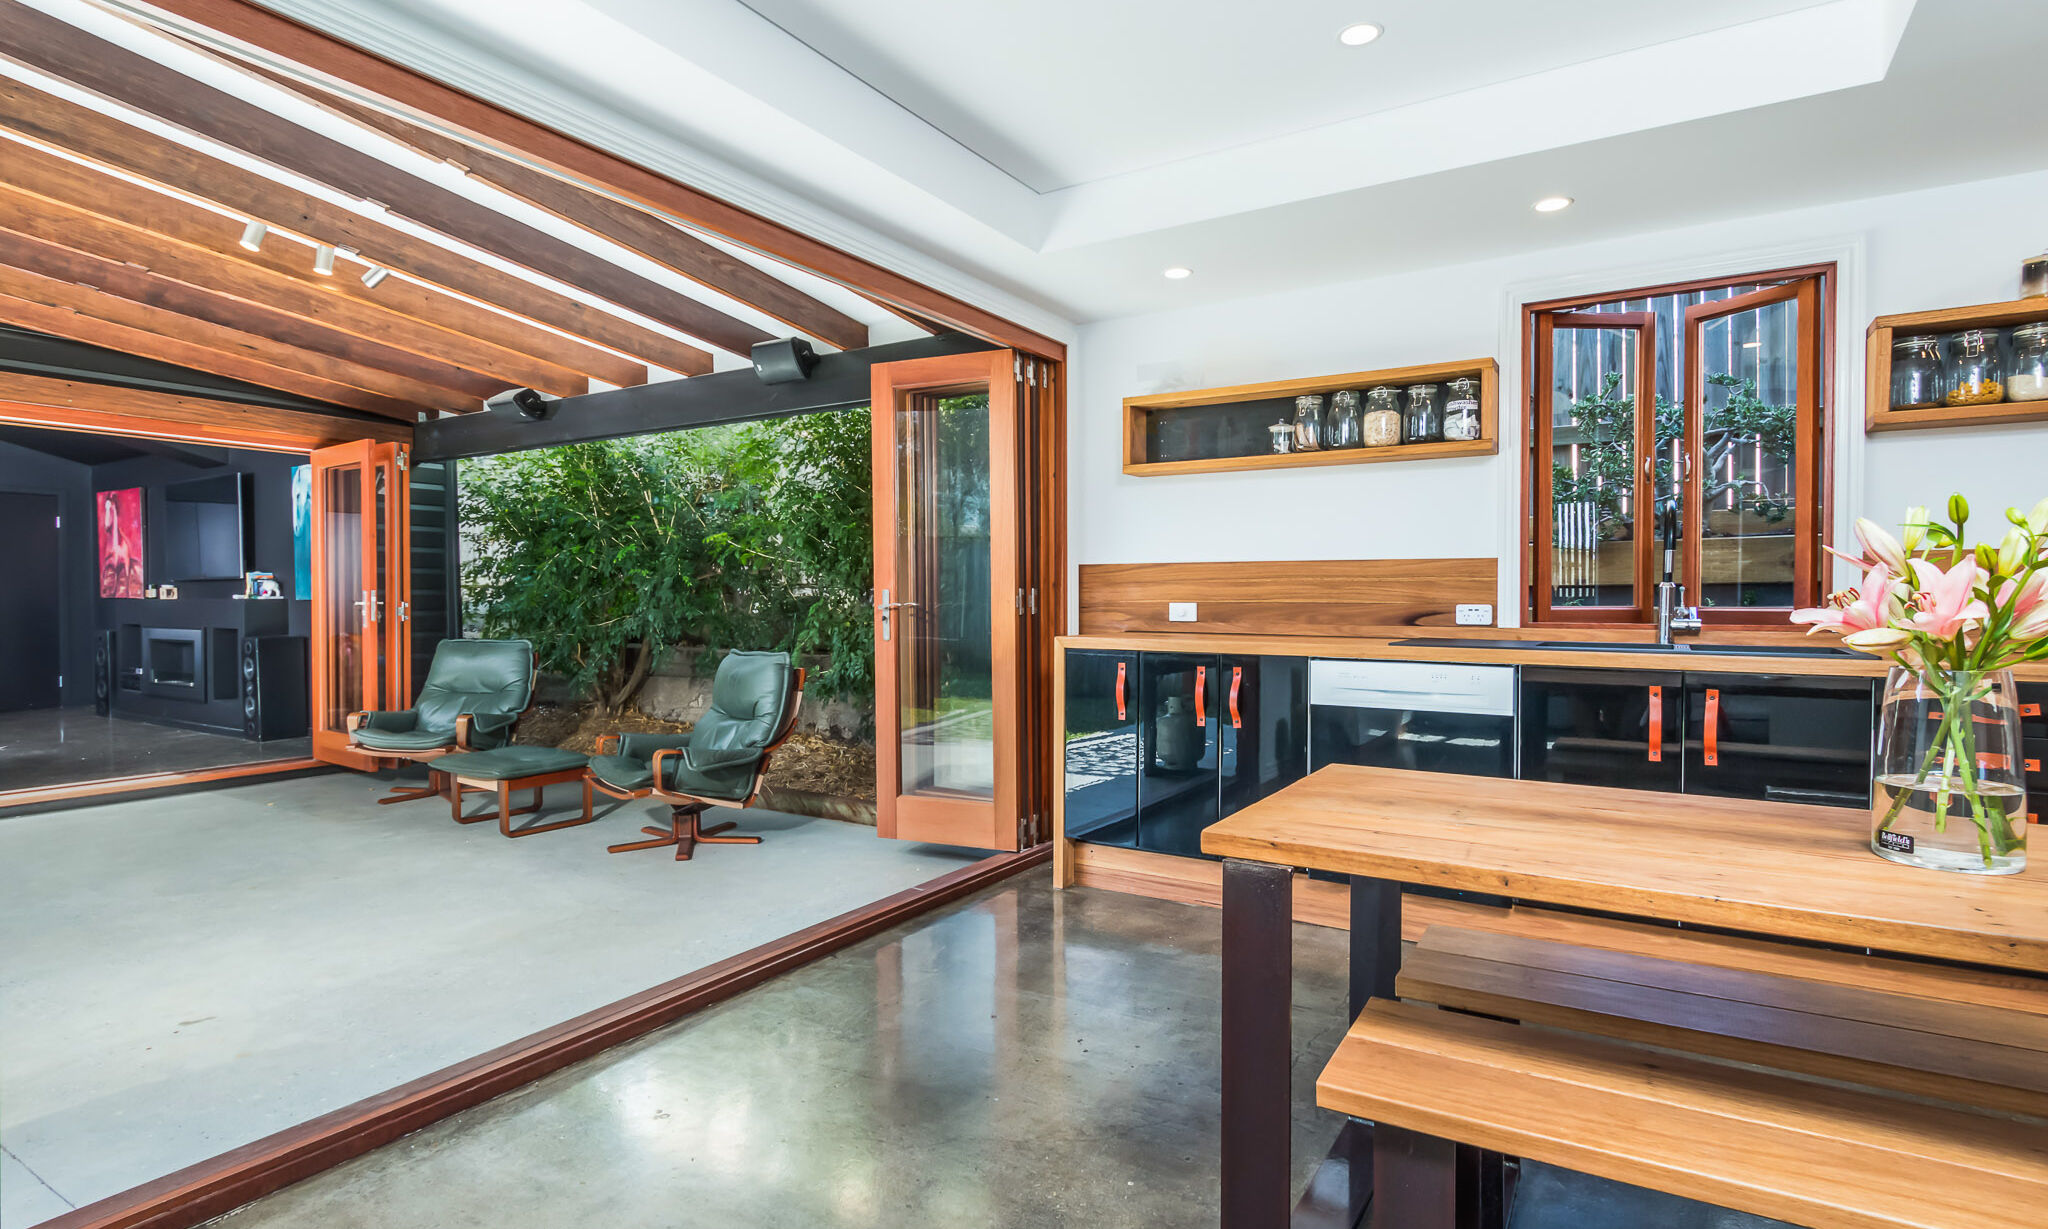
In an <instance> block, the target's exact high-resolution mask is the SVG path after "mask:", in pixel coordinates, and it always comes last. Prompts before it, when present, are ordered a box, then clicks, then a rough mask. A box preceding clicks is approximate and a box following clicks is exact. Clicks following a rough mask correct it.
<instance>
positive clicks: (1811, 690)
mask: <svg viewBox="0 0 2048 1229" xmlns="http://www.w3.org/2000/svg"><path fill="white" fill-rule="evenodd" d="M1877 686H1878V684H1877V683H1875V682H1873V681H1872V680H1870V679H1827V678H1809V677H1795V676H1776V675H1758V674H1748V675H1744V674H1719V675H1716V674H1693V673H1688V674H1687V675H1686V676H1685V707H1686V712H1685V792H1686V793H1688V794H1711V795H1714V796H1716V797H1721V798H1754V799H1756V800H1758V801H1761V802H1799V803H1808V804H1812V805H1817V806H1839V807H1859V808H1860V807H1867V806H1869V805H1870V742H1871V729H1872V726H1873V724H1874V722H1875V720H1876V691H1875V689H1876V687H1877Z"/></svg>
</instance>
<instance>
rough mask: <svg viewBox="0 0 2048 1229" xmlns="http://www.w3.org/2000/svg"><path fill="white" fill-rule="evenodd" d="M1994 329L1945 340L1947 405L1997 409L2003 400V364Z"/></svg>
mask: <svg viewBox="0 0 2048 1229" xmlns="http://www.w3.org/2000/svg"><path fill="white" fill-rule="evenodd" d="M1998 342H1999V337H1998V330H1997V329H1964V330H1963V331H1962V332H1960V333H1956V334H1954V335H1952V336H1951V337H1950V338H1949V339H1948V364H1947V366H1946V368H1945V369H1944V371H1945V374H1946V377H1947V384H1948V395H1947V396H1946V397H1944V398H1943V400H1944V401H1945V402H1946V403H1947V404H1949V405H1996V404H1997V403H1998V402H2000V401H2003V400H2005V364H2004V363H2003V362H2001V361H2000V356H1999V353H1998V350H1999V346H1998Z"/></svg>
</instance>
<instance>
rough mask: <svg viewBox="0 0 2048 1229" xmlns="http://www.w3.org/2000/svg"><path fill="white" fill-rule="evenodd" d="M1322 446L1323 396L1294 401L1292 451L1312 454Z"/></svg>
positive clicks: (1312, 395)
mask: <svg viewBox="0 0 2048 1229" xmlns="http://www.w3.org/2000/svg"><path fill="white" fill-rule="evenodd" d="M1322 446H1323V395H1322V394H1321V393H1307V394H1305V395H1303V396H1300V397H1296V398H1295V399H1294V451H1296V452H1314V451H1316V450H1317V449H1319V448H1321V447H1322Z"/></svg>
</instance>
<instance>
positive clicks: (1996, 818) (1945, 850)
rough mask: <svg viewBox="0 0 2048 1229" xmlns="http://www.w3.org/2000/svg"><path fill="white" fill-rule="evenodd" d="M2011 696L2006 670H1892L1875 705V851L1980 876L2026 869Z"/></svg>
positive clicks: (2023, 797) (2022, 783)
mask: <svg viewBox="0 0 2048 1229" xmlns="http://www.w3.org/2000/svg"><path fill="white" fill-rule="evenodd" d="M2017 695H2018V692H2017V690H2016V686H2015V684H2014V682H2013V677H2012V671H2010V670H1964V671H1938V670H1928V671H1914V670H1907V669H1904V668H1902V667H1896V666H1895V667H1893V668H1892V672H1891V676H1890V677H1889V678H1888V679H1886V680H1885V689H1884V704H1883V706H1882V707H1881V708H1880V709H1879V711H1878V722H1877V759H1876V763H1875V774H1876V781H1875V788H1873V789H1872V790H1871V792H1870V793H1871V813H1870V818H1871V824H1870V848H1871V850H1872V851H1873V852H1875V853H1876V854H1877V855H1878V856H1880V857H1884V858H1889V859H1891V860H1892V861H1894V862H1904V863H1907V864H1908V865H1911V866H1924V867H1929V868H1931V869H1934V870H1947V871H1965V872H1968V873H1970V874H1977V875H2013V874H2018V873H2019V872H2020V871H2021V870H2024V869H2025V868H2026V865H2027V816H2026V803H2027V791H2026V777H2025V775H2024V773H2025V768H2024V766H2023V763H2022V761H2021V759H2020V755H2021V745H2020V710H2019V704H2018V701H2017V698H2016V697H2017Z"/></svg>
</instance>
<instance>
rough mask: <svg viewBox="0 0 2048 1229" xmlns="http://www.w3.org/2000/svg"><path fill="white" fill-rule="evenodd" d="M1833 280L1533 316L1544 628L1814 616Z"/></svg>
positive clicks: (1578, 306) (1533, 507)
mask: <svg viewBox="0 0 2048 1229" xmlns="http://www.w3.org/2000/svg"><path fill="white" fill-rule="evenodd" d="M1833 282H1834V270H1833V267H1832V266H1825V267H1814V268H1803V269H1788V270H1780V271H1778V272H1774V273H1760V274H1756V275H1754V276H1750V277H1743V278H1736V279H1732V280H1720V281H1713V282H1697V283H1688V284H1684V285H1676V286H1657V287H1651V288H1648V289H1642V290H1631V291H1618V292H1614V293H1611V294H1603V295H1595V296H1585V297H1581V298H1577V299H1572V300H1569V301H1561V302H1553V303H1537V304H1532V305H1530V306H1529V307H1528V308H1527V316H1526V319H1525V325H1526V328H1525V333H1524V335H1525V338H1526V340H1527V344H1528V346H1529V353H1528V354H1527V355H1526V356H1525V357H1526V359H1527V365H1526V367H1525V370H1527V371H1528V372H1529V373H1530V379H1529V401H1528V405H1529V410H1530V412H1529V454H1528V455H1529V482H1528V484H1527V490H1528V491H1529V493H1530V503H1529V516H1528V529H1529V536H1528V544H1527V545H1528V549H1527V551H1526V553H1525V555H1524V561H1525V570H1524V576H1525V578H1526V579H1527V581H1528V598H1527V609H1526V610H1525V612H1524V614H1525V616H1526V617H1527V619H1528V621H1530V622H1533V623H1552V624H1558V623H1649V622H1652V621H1654V617H1655V608H1656V586H1657V582H1659V581H1661V580H1664V579H1665V578H1666V544H1667V541H1668V543H1669V545H1670V548H1671V550H1670V555H1669V558H1670V565H1669V568H1670V579H1673V580H1676V581H1678V582H1679V583H1680V584H1683V585H1684V586H1685V600H1686V601H1687V602H1690V603H1694V604H1697V605H1698V606H1699V607H1700V612H1701V617H1702V618H1704V619H1706V620H1707V621H1708V622H1711V623H1771V624H1781V623H1783V621H1784V618H1785V612H1786V611H1788V610H1790V609H1791V608H1793V607H1795V606H1811V605H1816V604H1818V602H1819V600H1820V596H1821V585H1822V579H1823V577H1824V576H1825V575H1826V569H1825V568H1824V567H1823V566H1822V550H1821V545H1822V538H1823V535H1824V533H1825V532H1826V525H1827V518H1826V516H1825V515H1824V511H1825V504H1826V498H1827V481H1826V472H1825V458H1826V456H1827V439H1826V416H1825V415H1824V414H1823V413H1822V406H1823V405H1824V404H1825V403H1826V402H1827V400H1828V399H1829V398H1830V397H1831V396H1832V392H1831V383H1830V378H1831V375H1832V372H1831V371H1830V367H1829V356H1828V350H1829V347H1828V345H1827V341H1828V338H1829V336H1830V331H1831V319H1830V318H1831V315H1832V311H1831V299H1832V296H1833Z"/></svg>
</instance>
